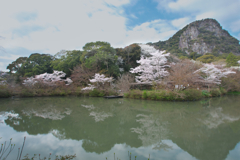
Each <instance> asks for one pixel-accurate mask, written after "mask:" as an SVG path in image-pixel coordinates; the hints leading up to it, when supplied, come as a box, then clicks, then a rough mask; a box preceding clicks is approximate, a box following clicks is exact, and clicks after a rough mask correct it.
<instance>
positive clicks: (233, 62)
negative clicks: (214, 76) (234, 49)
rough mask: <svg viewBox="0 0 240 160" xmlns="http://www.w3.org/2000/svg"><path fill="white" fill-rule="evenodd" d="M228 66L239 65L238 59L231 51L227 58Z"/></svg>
mask: <svg viewBox="0 0 240 160" xmlns="http://www.w3.org/2000/svg"><path fill="white" fill-rule="evenodd" d="M226 62H227V66H228V67H230V66H238V59H237V56H235V55H234V54H233V53H229V54H228V56H227V59H226Z"/></svg>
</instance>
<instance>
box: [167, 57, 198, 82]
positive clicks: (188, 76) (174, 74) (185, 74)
mask: <svg viewBox="0 0 240 160" xmlns="http://www.w3.org/2000/svg"><path fill="white" fill-rule="evenodd" d="M199 68H200V65H198V64H196V63H194V62H193V61H190V60H183V61H181V62H179V63H176V64H175V63H173V64H171V67H170V71H169V76H168V77H167V79H168V80H169V81H172V82H173V83H174V84H175V85H178V86H183V87H194V84H195V82H196V80H197V79H198V77H199V75H198V73H196V72H195V71H196V70H198V69H199Z"/></svg>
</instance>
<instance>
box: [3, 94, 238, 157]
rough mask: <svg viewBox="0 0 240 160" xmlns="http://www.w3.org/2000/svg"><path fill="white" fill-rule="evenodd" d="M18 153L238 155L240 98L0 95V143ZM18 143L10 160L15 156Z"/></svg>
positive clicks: (43, 154) (104, 155)
mask: <svg viewBox="0 0 240 160" xmlns="http://www.w3.org/2000/svg"><path fill="white" fill-rule="evenodd" d="M24 136H26V137H27V139H26V144H25V147H24V150H23V155H25V154H27V153H28V154H29V155H31V156H32V155H33V154H34V153H35V154H41V155H42V156H48V154H49V153H51V154H53V155H67V154H76V155H77V158H76V159H81V160H85V159H86V160H87V159H88V160H89V159H93V160H94V159H102V160H104V159H106V157H108V160H111V159H114V157H113V156H114V153H115V155H116V159H117V157H118V158H119V159H122V160H127V159H129V158H128V152H129V153H130V152H131V155H132V159H134V158H133V157H134V156H137V160H147V159H148V158H149V154H150V159H151V160H161V159H162V160H166V159H169V160H176V159H177V160H178V159H179V160H182V159H184V160H196V159H199V160H225V159H227V160H235V159H240V97H239V96H224V97H221V98H213V99H207V100H202V101H197V102H159V101H144V100H132V99H103V98H85V97H45V98H19V99H0V137H2V139H0V142H1V143H3V142H4V141H5V140H6V141H8V140H9V139H10V138H13V143H15V144H16V147H21V145H22V142H23V138H24ZM16 154H17V148H15V149H14V150H13V152H12V153H11V154H10V156H9V158H8V159H16Z"/></svg>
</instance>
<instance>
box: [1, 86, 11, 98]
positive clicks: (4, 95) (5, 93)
mask: <svg viewBox="0 0 240 160" xmlns="http://www.w3.org/2000/svg"><path fill="white" fill-rule="evenodd" d="M8 97H11V93H10V90H9V89H8V88H7V86H3V85H0V98H8Z"/></svg>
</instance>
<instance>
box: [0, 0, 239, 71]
mask: <svg viewBox="0 0 240 160" xmlns="http://www.w3.org/2000/svg"><path fill="white" fill-rule="evenodd" d="M239 6H240V0H228V1H227V0H68V1H67V0H38V1H33V0H21V1H20V0H6V1H4V0H1V2H0V20H1V25H0V70H5V71H6V66H7V65H8V64H9V63H11V62H12V61H14V60H16V59H17V58H18V57H22V56H29V55H30V54H31V53H49V54H52V55H54V54H56V53H57V52H59V51H60V50H62V49H65V50H73V49H80V50H81V49H82V47H83V46H84V45H85V44H86V43H88V42H95V41H107V42H109V43H111V45H112V46H113V47H125V46H127V45H129V44H131V43H146V42H156V41H159V40H167V39H168V38H169V37H171V36H172V35H173V34H174V33H176V32H177V31H178V30H179V29H181V28H183V27H184V26H185V25H187V24H189V23H190V22H192V21H195V20H201V19H204V18H214V19H216V20H217V21H218V22H219V23H220V24H221V25H222V27H223V28H224V29H226V30H228V31H229V33H230V34H231V35H232V36H234V37H235V38H237V39H240V17H239V15H240V10H239Z"/></svg>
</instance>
